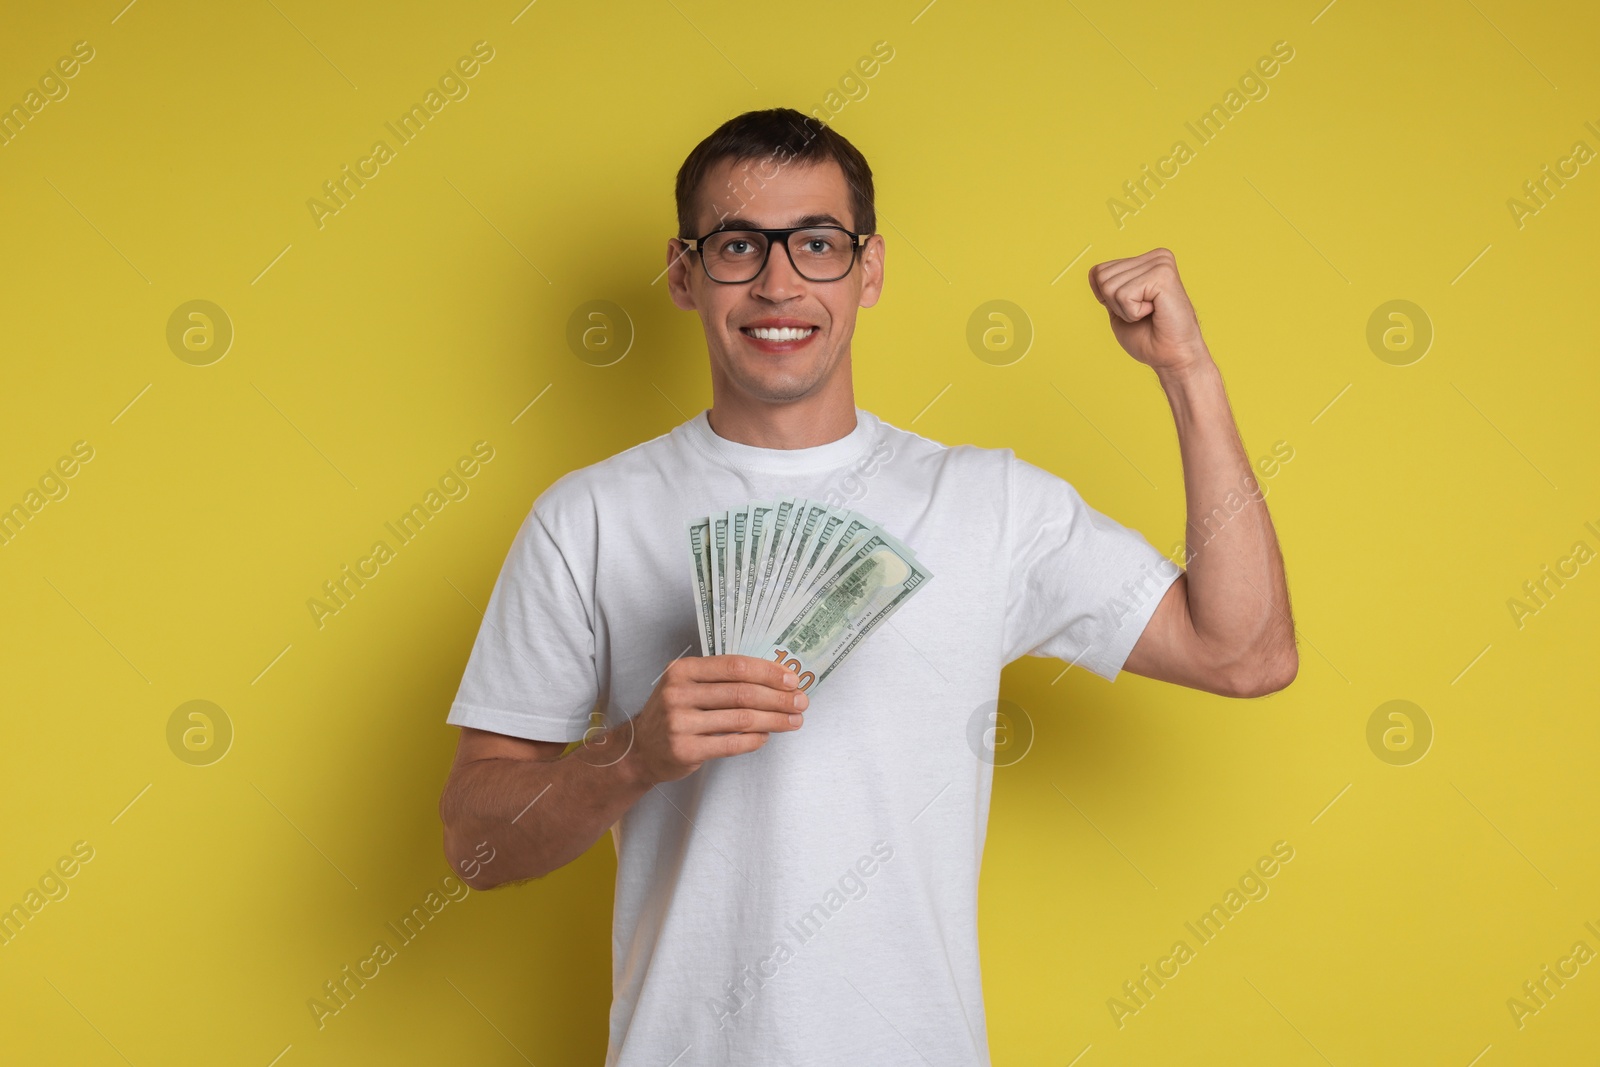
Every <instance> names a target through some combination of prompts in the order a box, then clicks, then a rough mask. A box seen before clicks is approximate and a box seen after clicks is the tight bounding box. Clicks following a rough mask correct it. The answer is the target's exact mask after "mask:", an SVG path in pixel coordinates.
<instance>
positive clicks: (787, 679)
mask: <svg viewBox="0 0 1600 1067" xmlns="http://www.w3.org/2000/svg"><path fill="white" fill-rule="evenodd" d="M799 681H800V676H799V675H797V674H795V673H793V672H792V671H785V672H784V675H783V684H784V685H795V684H797V683H798V682H799Z"/></svg>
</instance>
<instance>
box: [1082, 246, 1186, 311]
mask: <svg viewBox="0 0 1600 1067" xmlns="http://www.w3.org/2000/svg"><path fill="white" fill-rule="evenodd" d="M1157 266H1170V267H1172V268H1174V273H1176V268H1177V260H1176V259H1174V258H1173V255H1172V252H1171V251H1169V250H1168V249H1165V248H1152V249H1151V250H1150V251H1148V252H1146V253H1144V254H1143V255H1139V256H1133V257H1131V258H1129V259H1108V260H1106V261H1105V262H1104V263H1096V264H1095V265H1094V266H1093V267H1090V268H1089V288H1090V289H1091V290H1092V291H1093V292H1094V294H1095V298H1096V299H1099V300H1100V302H1101V303H1102V304H1103V303H1105V300H1103V299H1100V298H1101V297H1102V296H1103V295H1104V294H1105V293H1106V292H1107V291H1108V290H1109V289H1111V288H1113V287H1115V285H1116V283H1117V282H1118V281H1119V280H1122V279H1125V278H1126V277H1127V276H1128V275H1130V274H1136V273H1142V272H1145V271H1148V270H1149V269H1151V268H1153V267H1157Z"/></svg>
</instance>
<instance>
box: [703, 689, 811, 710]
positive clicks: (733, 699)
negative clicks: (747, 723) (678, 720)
mask: <svg viewBox="0 0 1600 1067" xmlns="http://www.w3.org/2000/svg"><path fill="white" fill-rule="evenodd" d="M809 700H810V698H809V697H807V696H806V695H805V694H804V693H802V692H799V691H798V690H795V689H773V688H772V687H771V686H766V685H762V684H760V683H759V682H701V683H700V684H698V685H695V686H693V687H691V689H690V692H689V706H690V707H694V708H704V709H706V710H708V711H715V710H717V709H719V708H757V709H759V710H761V711H802V710H804V709H805V706H806V704H807V703H808V702H809Z"/></svg>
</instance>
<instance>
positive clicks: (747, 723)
mask: <svg viewBox="0 0 1600 1067" xmlns="http://www.w3.org/2000/svg"><path fill="white" fill-rule="evenodd" d="M755 724H756V713H755V712H754V711H751V710H750V709H749V708H740V709H739V710H738V712H737V713H735V715H734V725H736V726H737V727H738V728H739V729H740V730H741V731H744V730H748V729H750V728H751V727H753V726H754V725H755Z"/></svg>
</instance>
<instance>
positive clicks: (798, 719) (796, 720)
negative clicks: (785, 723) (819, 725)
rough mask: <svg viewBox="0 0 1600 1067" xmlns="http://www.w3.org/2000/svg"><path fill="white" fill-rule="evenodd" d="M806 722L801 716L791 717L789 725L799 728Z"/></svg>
mask: <svg viewBox="0 0 1600 1067" xmlns="http://www.w3.org/2000/svg"><path fill="white" fill-rule="evenodd" d="M804 721H805V720H804V719H803V718H801V717H800V716H799V715H791V716H789V725H790V726H799V725H800V724H801V723H802V722H804Z"/></svg>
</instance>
